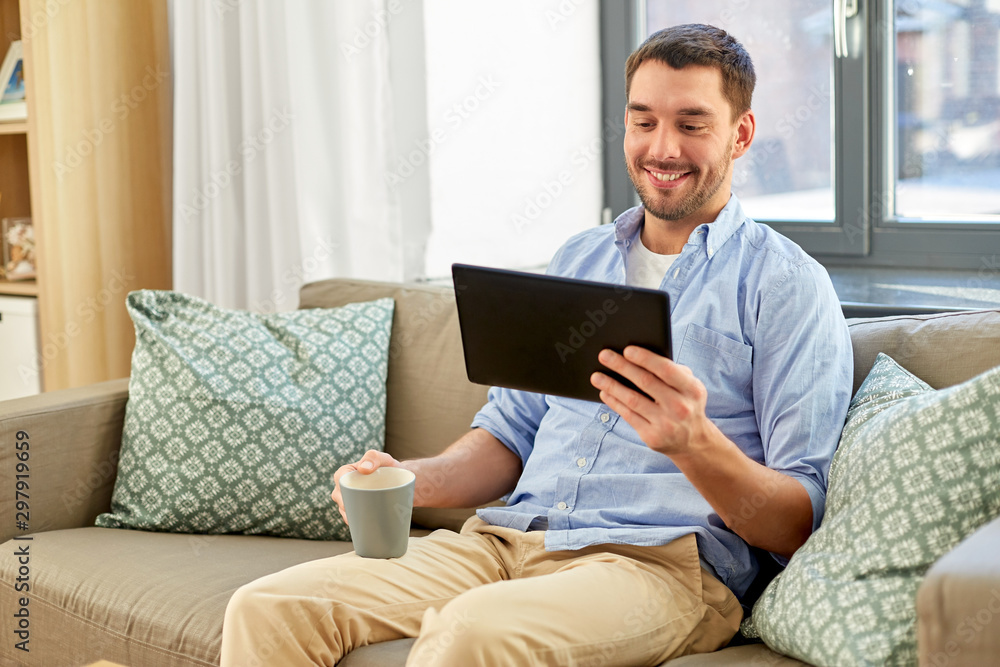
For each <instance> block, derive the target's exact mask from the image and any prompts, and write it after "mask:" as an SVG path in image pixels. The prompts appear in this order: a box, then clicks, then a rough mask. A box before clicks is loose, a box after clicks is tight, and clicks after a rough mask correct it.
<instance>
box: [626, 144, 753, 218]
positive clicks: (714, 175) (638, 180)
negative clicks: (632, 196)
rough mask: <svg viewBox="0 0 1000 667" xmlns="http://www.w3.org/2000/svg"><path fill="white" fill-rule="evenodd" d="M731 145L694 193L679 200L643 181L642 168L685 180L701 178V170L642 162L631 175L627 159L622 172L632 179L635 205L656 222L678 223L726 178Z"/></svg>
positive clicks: (645, 177) (670, 193)
mask: <svg viewBox="0 0 1000 667" xmlns="http://www.w3.org/2000/svg"><path fill="white" fill-rule="evenodd" d="M734 145H735V143H734V142H733V141H730V142H729V145H728V146H727V147H726V152H725V153H724V154H723V157H722V158H720V159H719V161H718V162H716V163H715V164H713V165H712V166H711V168H709V170H708V172H707V178H706V179H705V181H703V182H701V183H695V185H694V189H693V190H690V191H689V192H688V193H687V194H685V195H683V196H681V195H678V194H677V193H676V192H673V191H671V190H658V189H655V188H654V187H653V186H652V185H650V183H649V182H648V180H647V178H648V177H647V176H646V172H645V167H647V166H648V167H652V168H654V169H658V170H660V171H667V172H675V173H676V172H679V171H683V172H690V175H689V176H688V178H689V179H696V178H697V177H698V176H700V175H701V173H702V171H701V169H698V168H697V167H695V166H694V165H693V164H682V163H679V162H657V161H655V160H649V159H647V160H642V161H640V162H639V164H638V165H636V168H637V169H638V172H636V171H633V169H632V165H631V163H629V161H628V158H626V159H625V169H626V171H627V172H628V176H629V178H630V179H632V186H633V187H634V188H635V191H636V192H637V193H638V194H639V201H641V202H642V205H643V207H644V208H645V209H646V212H647V213H650V214H652V215H653V216H654V217H656V218H658V219H660V220H681V219H683V218H686V217H687V216H689V215H691V214H692V213H694V212H695V211H697V210H698V209H700V208H701V207H702V206H704V205H705V203H706V202H707V201H708V200H710V199H711V198H712V197H714V196H715V193H717V192H718V191H719V188H721V187H722V184H723V183H725V180H726V174H727V173H728V171H729V166H730V165H731V164H732V161H731V159H730V158H728V157H726V156H728V155H732V154H733V146H734Z"/></svg>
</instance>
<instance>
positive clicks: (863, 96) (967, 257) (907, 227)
mask: <svg viewBox="0 0 1000 667" xmlns="http://www.w3.org/2000/svg"><path fill="white" fill-rule="evenodd" d="M854 1H855V2H857V4H858V11H857V13H856V14H855V15H854V16H851V17H849V18H846V19H845V20H844V30H845V33H844V37H845V41H846V44H847V47H848V48H847V54H846V56H845V55H843V54H838V55H835V57H834V71H833V83H834V96H833V99H834V102H833V104H834V137H836V139H835V143H836V145H835V147H834V165H833V169H834V171H833V174H834V176H833V187H834V202H835V220H834V221H833V222H815V221H794V220H792V221H788V220H758V222H762V223H765V224H767V225H769V226H771V227H773V228H774V229H776V230H778V231H780V232H781V233H782V234H784V235H786V236H788V237H789V238H791V239H792V240H793V241H795V242H796V243H798V244H799V245H801V246H802V247H803V248H804V249H805V250H806V251H807V252H809V253H810V254H811V255H813V256H814V257H816V258H817V259H818V260H819V261H821V262H822V263H823V264H825V265H827V266H882V267H908V268H934V269H978V270H979V271H980V272H982V271H983V270H987V271H990V272H991V275H992V274H994V273H997V272H1000V251H998V252H995V253H988V252H987V253H984V249H985V248H990V247H991V244H992V246H993V247H998V250H1000V244H998V243H997V241H998V240H1000V237H998V236H997V233H998V232H1000V223H995V222H992V221H977V220H974V219H969V220H954V221H952V220H937V219H912V218H903V217H899V216H897V215H896V214H895V201H894V198H893V197H894V188H895V177H896V173H895V169H896V160H895V158H894V155H895V149H894V146H893V143H894V137H895V133H896V128H895V118H896V113H895V93H894V90H895V82H894V79H893V77H894V68H893V64H894V61H895V43H896V35H895V23H894V17H895V3H894V2H893V3H882V2H865V1H864V0H854ZM830 2H831V3H834V4H839V6H837V7H836V8H835V10H834V13H835V14H837V13H838V12H840V11H843V10H844V8H845V7H846V5H847V4H848V1H847V0H830ZM600 3H601V10H600V11H601V62H602V77H603V79H604V81H603V82H602V88H603V90H604V101H603V109H602V115H603V117H604V118H605V121H606V122H605V126H606V127H608V128H609V127H610V125H609V123H612V122H616V123H617V127H621V134H615V133H611V132H605V134H604V137H605V151H604V185H605V198H604V202H605V204H604V205H605V213H604V220H605V222H609V221H610V220H611V219H612V218H613V217H614V216H615V215H618V214H620V213H621V212H622V211H624V210H625V209H627V208H629V207H631V206H634V205H636V204H637V203H638V198H637V196H636V195H635V192H634V190H633V188H632V184H631V182H630V181H629V179H628V176H627V174H626V173H625V170H624V168H623V167H622V163H623V159H624V155H623V149H622V141H621V139H622V136H623V133H624V124H623V117H624V110H625V86H624V78H623V72H624V68H625V60H626V59H627V57H628V54H629V53H630V52H631V51H632V50H633V49H634V48H635V47H636V46H638V45H639V44H640V43H641V41H642V40H643V39H645V36H646V34H647V29H646V21H645V19H646V0H624V1H623V0H600ZM751 55H752V54H751ZM611 135H614V136H611Z"/></svg>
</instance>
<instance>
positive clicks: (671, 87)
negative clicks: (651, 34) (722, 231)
mask: <svg viewBox="0 0 1000 667" xmlns="http://www.w3.org/2000/svg"><path fill="white" fill-rule="evenodd" d="M752 136H753V116H752V114H750V113H749V112H747V113H746V114H744V115H743V116H742V117H741V118H739V119H737V120H736V121H735V122H734V121H733V119H732V109H731V107H730V105H729V103H728V102H727V101H726V98H725V97H723V95H722V73H721V72H720V71H719V70H718V69H717V68H715V67H704V66H700V65H689V66H687V67H685V68H684V69H674V68H672V67H670V66H669V65H667V64H666V63H663V62H660V61H658V60H647V61H646V62H644V63H642V64H641V65H640V66H639V69H637V70H636V72H635V74H634V75H633V77H632V86H631V89H630V91H629V100H628V108H627V110H626V112H625V166H626V168H627V169H628V174H629V177H630V178H631V179H632V184H633V185H634V186H635V189H636V191H637V192H638V193H639V199H640V200H641V201H642V204H643V206H644V207H645V208H646V213H647V215H649V214H652V215H653V216H654V217H656V218H658V219H660V220H664V221H666V220H672V221H674V220H676V221H682V222H690V223H694V224H700V223H702V222H711V221H712V220H714V219H715V217H716V216H717V215H718V213H719V211H721V210H722V208H723V207H724V206H725V205H726V202H727V201H729V194H730V187H729V184H730V181H731V179H732V166H733V160H734V159H735V158H737V157H739V156H740V155H743V153H745V152H746V150H747V148H749V145H750V139H751V138H752Z"/></svg>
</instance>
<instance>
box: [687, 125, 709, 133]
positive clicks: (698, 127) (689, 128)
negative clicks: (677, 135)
mask: <svg viewBox="0 0 1000 667" xmlns="http://www.w3.org/2000/svg"><path fill="white" fill-rule="evenodd" d="M681 129H683V130H685V131H687V132H698V131H699V130H703V129H705V128H704V126H702V125H681Z"/></svg>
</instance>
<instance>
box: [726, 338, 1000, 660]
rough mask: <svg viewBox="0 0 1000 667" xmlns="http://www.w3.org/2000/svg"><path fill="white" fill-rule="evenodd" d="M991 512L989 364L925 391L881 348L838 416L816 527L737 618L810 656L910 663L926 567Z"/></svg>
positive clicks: (994, 378)
mask: <svg viewBox="0 0 1000 667" xmlns="http://www.w3.org/2000/svg"><path fill="white" fill-rule="evenodd" d="M998 514H1000V367H997V368H994V369H993V370H991V371H987V372H986V373H983V374H982V375H979V376H978V377H975V378H973V379H972V380H969V381H968V382H965V383H963V384H960V385H956V386H954V387H950V388H948V389H942V390H940V391H934V390H933V389H931V387H929V386H928V385H926V384H925V383H924V382H922V381H921V380H919V379H917V378H916V377H914V376H913V375H911V374H910V373H908V372H907V371H906V370H904V369H903V368H901V367H900V366H899V365H897V364H896V362H895V361H893V360H892V359H891V358H889V357H887V356H886V355H884V354H880V355H879V356H878V358H877V360H876V362H875V365H874V367H873V368H872V370H871V372H870V373H869V375H868V377H867V379H866V380H865V381H864V383H863V384H862V385H861V387H860V388H859V389H858V393H857V394H856V395H855V397H854V400H853V401H852V402H851V407H850V410H849V411H848V414H847V423H846V426H845V428H844V433H843V436H842V437H841V440H840V447H839V449H838V450H837V453H836V455H835V456H834V459H833V463H832V465H831V467H830V482H829V487H828V491H827V504H826V514H825V516H824V518H823V523H822V525H821V526H820V527H819V529H818V530H817V531H816V532H815V533H814V534H813V535H812V536H811V537H810V538H809V540H808V541H807V542H806V544H805V545H804V546H803V547H802V548H801V549H799V550H798V552H796V553H795V555H794V556H793V557H792V559H791V561H790V562H789V564H788V567H787V568H786V569H785V571H784V572H782V573H781V574H780V575H778V577H777V578H775V580H774V581H772V582H771V584H770V585H769V586H768V587H767V588H766V589H765V591H764V593H763V595H761V597H760V599H759V600H758V601H757V604H756V605H755V606H754V608H753V614H752V616H751V617H750V618H748V619H746V620H745V621H744V624H743V633H744V634H745V635H747V636H751V637H757V636H759V637H760V638H761V639H763V640H764V642H765V643H766V644H767V645H768V646H770V647H771V648H773V649H774V650H776V651H780V652H782V653H785V654H787V655H791V656H794V657H796V658H799V659H800V660H804V661H806V662H810V663H813V664H817V665H915V664H916V663H917V645H916V592H917V587H918V586H919V585H920V582H921V581H922V579H923V576H924V574H925V573H926V571H927V569H928V568H929V567H930V566H931V565H932V564H933V563H934V561H936V560H937V559H939V558H940V557H941V556H943V555H944V554H945V553H947V552H948V551H950V550H951V549H952V548H953V547H955V545H957V544H958V543H959V542H960V541H961V540H962V539H963V538H965V537H966V536H968V535H969V534H970V533H972V532H973V531H975V530H976V529H977V528H978V527H979V526H981V525H983V524H985V523H987V522H988V521H990V520H991V519H993V518H994V517H996V516H997V515H998Z"/></svg>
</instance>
